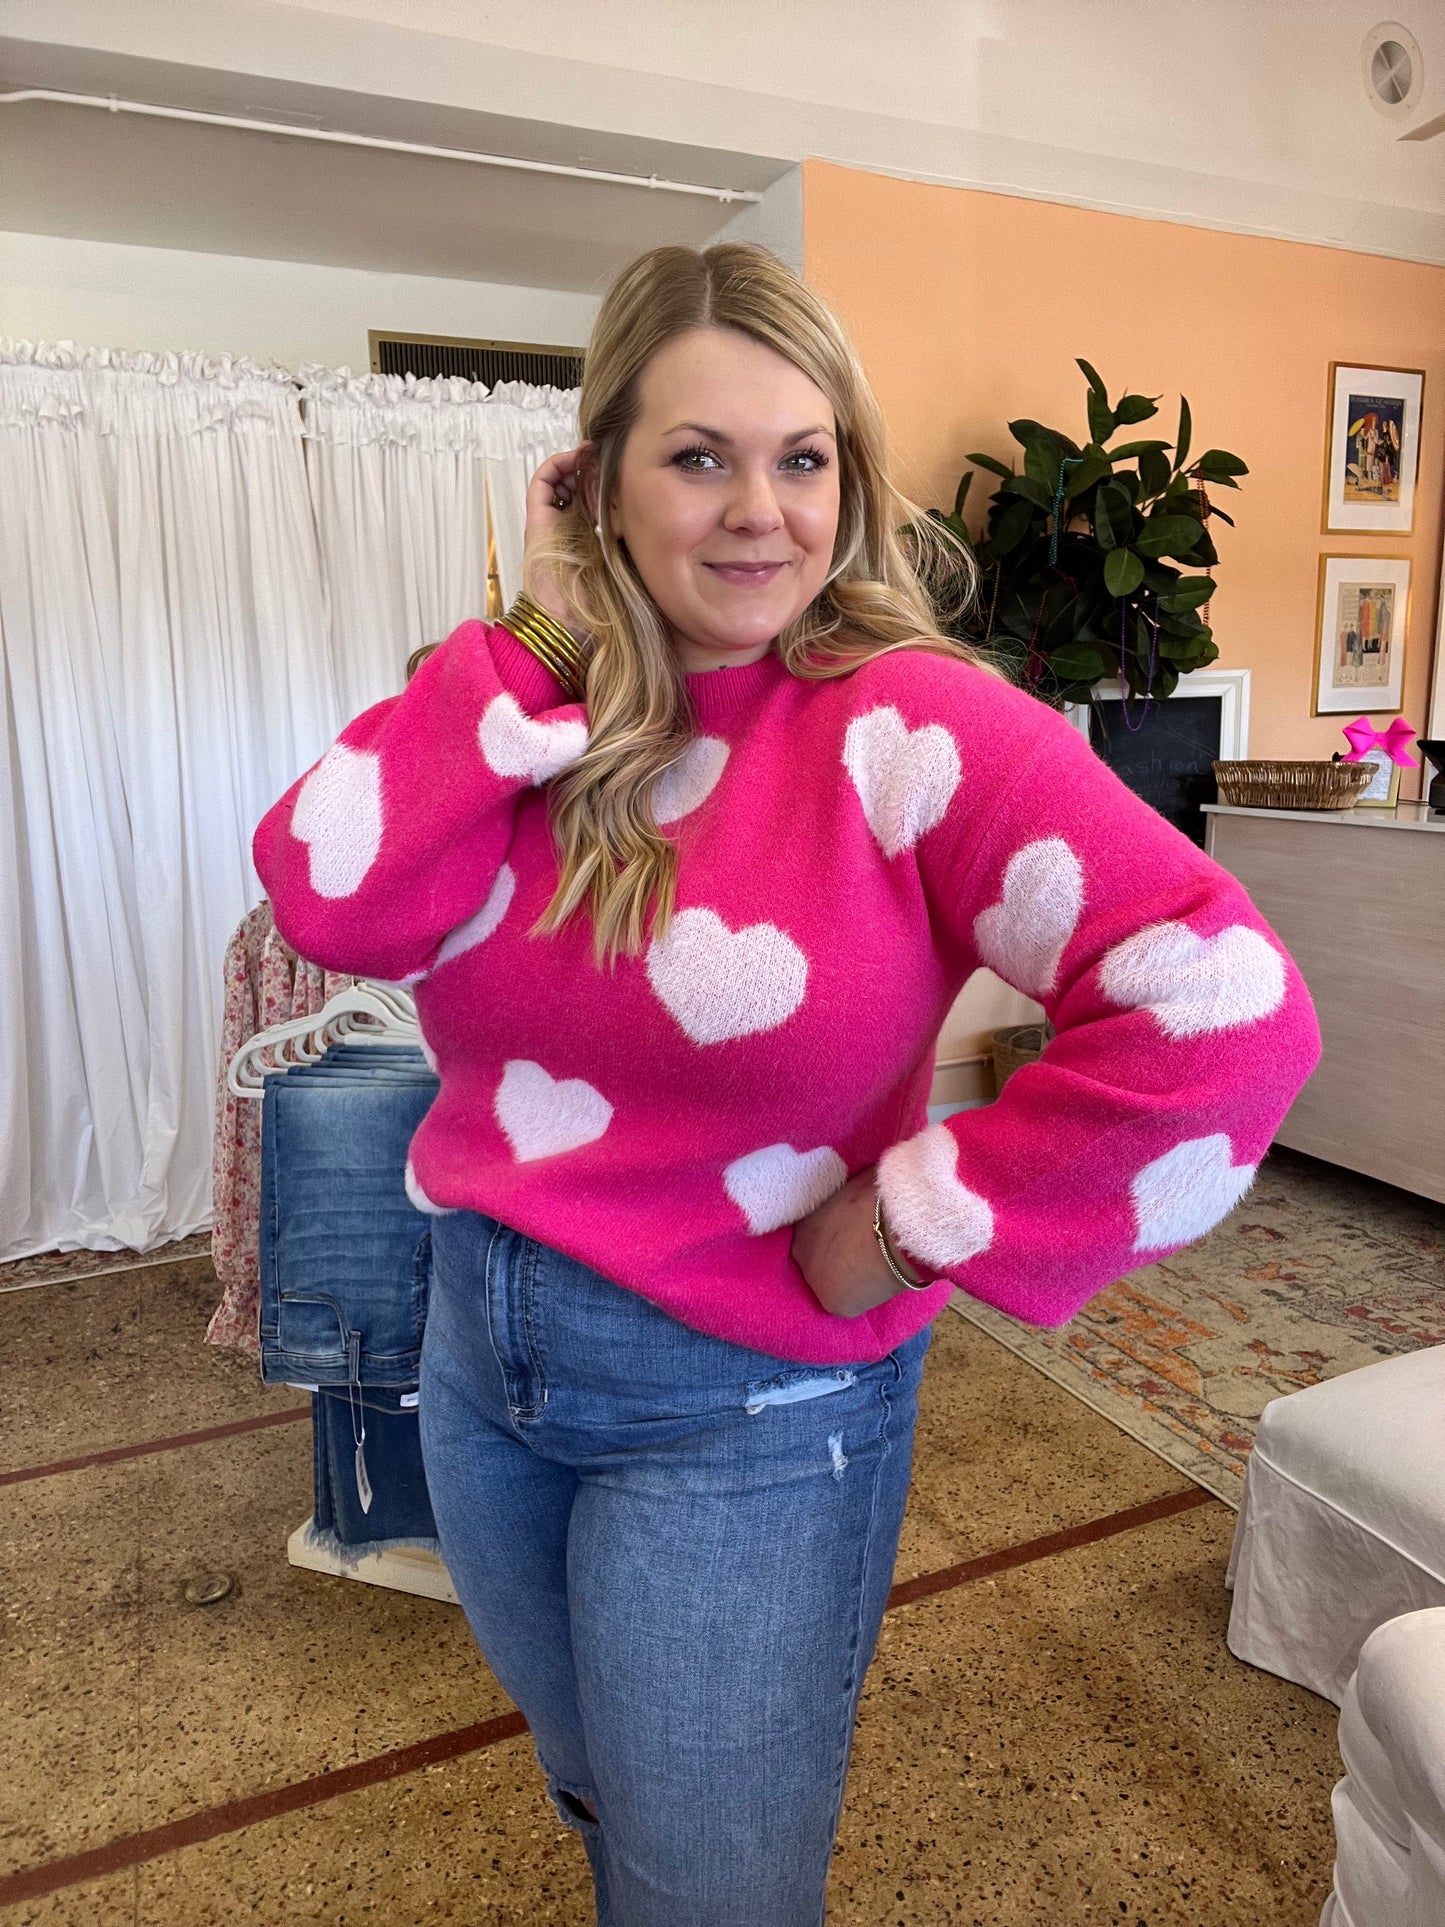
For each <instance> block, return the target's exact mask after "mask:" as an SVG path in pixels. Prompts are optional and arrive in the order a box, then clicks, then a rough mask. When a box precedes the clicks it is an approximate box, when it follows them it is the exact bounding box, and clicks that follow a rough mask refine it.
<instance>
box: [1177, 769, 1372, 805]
mask: <svg viewBox="0 0 1445 1927" xmlns="http://www.w3.org/2000/svg"><path fill="white" fill-rule="evenodd" d="M1214 775H1215V780H1216V781H1217V782H1218V784H1219V798H1220V801H1221V802H1222V803H1233V804H1234V805H1235V806H1236V807H1237V808H1240V809H1250V810H1349V809H1353V808H1354V806H1355V801H1356V799H1357V798H1358V797H1359V795H1360V794H1361V792H1362V791H1364V790H1366V789H1368V788H1369V785H1370V779H1371V778H1372V777H1373V776H1374V775H1375V765H1374V764H1373V763H1216V764H1215V765H1214Z"/></svg>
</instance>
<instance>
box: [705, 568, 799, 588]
mask: <svg viewBox="0 0 1445 1927" xmlns="http://www.w3.org/2000/svg"><path fill="white" fill-rule="evenodd" d="M787 566H788V565H787V563H786V562H705V563H704V564H703V567H704V568H705V569H710V570H711V571H712V573H713V574H714V575H715V576H718V577H719V578H720V579H721V580H722V581H724V582H730V583H733V584H734V585H735V586H736V587H737V588H740V589H758V588H762V587H763V586H765V585H766V584H767V583H769V582H773V581H775V580H776V579H777V577H778V576H779V575H780V574H781V573H782V571H783V570H784V569H785V568H786V567H787Z"/></svg>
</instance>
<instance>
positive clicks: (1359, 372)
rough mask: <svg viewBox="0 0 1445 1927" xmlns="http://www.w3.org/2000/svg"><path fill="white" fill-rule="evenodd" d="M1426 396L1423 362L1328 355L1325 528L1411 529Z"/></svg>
mask: <svg viewBox="0 0 1445 1927" xmlns="http://www.w3.org/2000/svg"><path fill="white" fill-rule="evenodd" d="M1424 396H1425V374H1424V370H1423V369H1420V368H1371V367H1368V366H1363V365H1361V364H1360V363H1357V362H1343V361H1332V362H1331V363H1330V376H1329V402H1328V411H1327V416H1326V442H1325V500H1324V512H1323V514H1322V516H1321V518H1320V528H1321V531H1322V532H1323V533H1325V534H1338V533H1342V532H1353V533H1359V534H1364V533H1366V532H1370V533H1373V534H1377V535H1409V534H1411V533H1412V531H1413V529H1414V526H1415V483H1416V480H1417V477H1418V475H1419V469H1420V411H1421V407H1422V405H1423V402H1424Z"/></svg>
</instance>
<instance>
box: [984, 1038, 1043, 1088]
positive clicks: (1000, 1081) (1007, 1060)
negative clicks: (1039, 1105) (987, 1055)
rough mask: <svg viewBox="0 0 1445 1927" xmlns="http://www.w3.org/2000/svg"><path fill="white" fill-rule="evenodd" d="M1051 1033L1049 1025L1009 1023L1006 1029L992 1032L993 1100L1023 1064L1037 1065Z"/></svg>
mask: <svg viewBox="0 0 1445 1927" xmlns="http://www.w3.org/2000/svg"><path fill="white" fill-rule="evenodd" d="M1053 1034H1054V1027H1053V1025H1052V1024H1050V1023H1041V1024H1010V1025H1009V1027H1008V1029H1007V1030H996V1031H995V1032H994V1034H993V1038H992V1043H993V1094H994V1096H995V1097H997V1096H998V1095H999V1093H1000V1092H1001V1091H1002V1090H1003V1087H1004V1085H1005V1084H1007V1082H1008V1081H1009V1079H1010V1078H1011V1077H1012V1076H1013V1074H1014V1072H1015V1071H1018V1070H1022V1069H1023V1067H1024V1065H1025V1064H1037V1062H1038V1061H1039V1059H1040V1058H1041V1057H1042V1056H1043V1054H1044V1046H1045V1045H1046V1044H1048V1043H1049V1042H1050V1041H1051V1040H1052V1038H1053Z"/></svg>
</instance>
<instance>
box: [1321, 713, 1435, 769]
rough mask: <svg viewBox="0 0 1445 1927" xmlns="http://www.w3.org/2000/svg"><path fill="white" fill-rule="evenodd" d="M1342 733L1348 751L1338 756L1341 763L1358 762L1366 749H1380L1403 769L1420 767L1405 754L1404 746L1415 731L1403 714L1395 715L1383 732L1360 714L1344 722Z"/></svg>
mask: <svg viewBox="0 0 1445 1927" xmlns="http://www.w3.org/2000/svg"><path fill="white" fill-rule="evenodd" d="M1343 733H1344V736H1345V740H1346V741H1347V742H1348V743H1349V745H1350V753H1349V755H1348V756H1342V757H1341V758H1340V761H1341V762H1342V763H1358V762H1359V761H1360V759H1361V758H1362V757H1363V756H1364V754H1365V752H1366V751H1367V750H1371V749H1382V750H1384V752H1385V754H1386V755H1387V756H1388V757H1389V759H1390V761H1391V762H1392V763H1399V764H1401V765H1402V767H1403V768H1405V769H1419V767H1420V764H1419V762H1418V760H1417V759H1416V758H1415V757H1413V756H1407V755H1406V754H1405V749H1406V746H1407V745H1408V744H1409V743H1411V742H1413V741H1414V739H1415V731H1414V730H1413V729H1412V728H1411V726H1410V724H1409V723H1407V722H1406V721H1405V718H1404V717H1403V716H1397V717H1396V718H1395V720H1394V722H1392V723H1391V725H1390V727H1389V728H1388V729H1387V730H1385V731H1384V732H1383V733H1382V732H1381V731H1380V730H1378V729H1376V728H1375V726H1374V724H1373V723H1372V722H1371V721H1370V719H1369V717H1368V716H1361V717H1359V718H1358V719H1357V720H1356V721H1355V722H1353V723H1346V724H1345V727H1344V732H1343Z"/></svg>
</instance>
